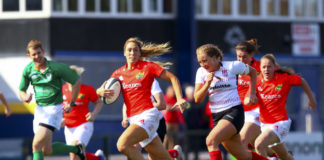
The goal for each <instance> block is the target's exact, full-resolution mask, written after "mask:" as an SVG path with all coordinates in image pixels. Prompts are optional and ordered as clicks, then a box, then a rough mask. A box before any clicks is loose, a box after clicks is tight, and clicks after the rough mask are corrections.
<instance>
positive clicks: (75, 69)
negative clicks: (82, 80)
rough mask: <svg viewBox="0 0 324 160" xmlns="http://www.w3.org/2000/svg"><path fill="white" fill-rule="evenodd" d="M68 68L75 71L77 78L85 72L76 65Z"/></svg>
mask: <svg viewBox="0 0 324 160" xmlns="http://www.w3.org/2000/svg"><path fill="white" fill-rule="evenodd" d="M70 68H71V69H72V70H73V71H75V72H76V73H77V74H78V75H79V76H81V75H82V73H83V72H84V71H85V69H84V68H83V67H79V66H76V65H71V66H70Z"/></svg>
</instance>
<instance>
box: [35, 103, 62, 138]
mask: <svg viewBox="0 0 324 160" xmlns="http://www.w3.org/2000/svg"><path fill="white" fill-rule="evenodd" d="M62 107H63V105H62V104H58V105H55V106H36V108H35V112H34V121H33V130H34V133H36V132H37V131H38V129H39V124H40V123H43V124H47V125H49V126H52V127H54V128H55V129H57V130H60V127H61V122H62V119H63V109H62Z"/></svg>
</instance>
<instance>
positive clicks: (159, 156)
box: [144, 136, 171, 160]
mask: <svg viewBox="0 0 324 160" xmlns="http://www.w3.org/2000/svg"><path fill="white" fill-rule="evenodd" d="M144 149H145V150H146V151H147V152H148V153H149V159H150V160H171V157H170V155H169V153H168V151H167V150H166V149H165V148H164V146H163V145H162V142H161V140H160V138H159V137H158V136H157V137H155V138H154V139H153V141H152V142H151V143H150V144H148V145H147V146H145V148H144Z"/></svg>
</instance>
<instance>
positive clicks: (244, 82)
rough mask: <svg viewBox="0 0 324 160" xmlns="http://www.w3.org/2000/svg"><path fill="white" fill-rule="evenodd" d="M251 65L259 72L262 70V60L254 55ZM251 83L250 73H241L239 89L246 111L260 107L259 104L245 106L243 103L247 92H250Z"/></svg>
mask: <svg viewBox="0 0 324 160" xmlns="http://www.w3.org/2000/svg"><path fill="white" fill-rule="evenodd" d="M251 67H253V68H254V69H255V70H256V71H257V74H259V73H260V72H261V70H260V61H257V60H255V59H254V58H253V57H252V64H251ZM250 83H251V81H250V76H249V75H239V77H238V81H237V91H238V94H239V96H240V99H241V102H242V104H243V107H244V111H251V110H253V109H255V108H257V107H258V104H255V105H250V106H245V105H244V103H243V102H244V98H245V96H246V93H247V92H248V90H249V88H250Z"/></svg>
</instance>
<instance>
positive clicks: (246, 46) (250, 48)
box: [235, 38, 260, 54]
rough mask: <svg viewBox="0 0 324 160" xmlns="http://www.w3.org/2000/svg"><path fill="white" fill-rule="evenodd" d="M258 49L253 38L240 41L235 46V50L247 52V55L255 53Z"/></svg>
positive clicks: (256, 42)
mask: <svg viewBox="0 0 324 160" xmlns="http://www.w3.org/2000/svg"><path fill="white" fill-rule="evenodd" d="M259 48H260V46H259V45H258V41H257V39H255V38H252V39H250V40H247V41H242V42H240V43H239V44H237V45H236V46H235V49H236V50H240V51H243V52H247V53H248V54H252V53H257V52H258V49H259Z"/></svg>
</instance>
